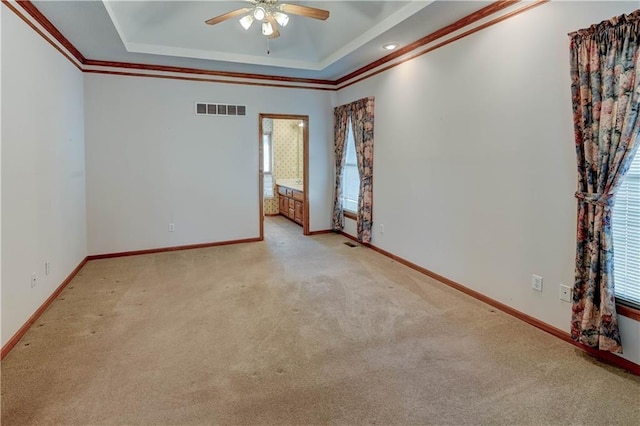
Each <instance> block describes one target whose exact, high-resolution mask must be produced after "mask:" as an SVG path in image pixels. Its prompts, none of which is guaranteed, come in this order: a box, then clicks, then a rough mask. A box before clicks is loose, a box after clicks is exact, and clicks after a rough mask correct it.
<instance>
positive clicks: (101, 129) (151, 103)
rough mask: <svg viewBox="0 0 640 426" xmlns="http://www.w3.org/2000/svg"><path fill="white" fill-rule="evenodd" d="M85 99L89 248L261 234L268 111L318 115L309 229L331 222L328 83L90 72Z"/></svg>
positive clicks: (312, 121)
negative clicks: (208, 108) (261, 152)
mask: <svg viewBox="0 0 640 426" xmlns="http://www.w3.org/2000/svg"><path fill="white" fill-rule="evenodd" d="M197 101H204V102H214V103H215V102H220V103H229V104H238V105H246V106H247V116H246V117H244V118H241V117H211V116H196V115H195V114H194V103H195V102H197ZM85 105H86V122H85V126H86V167H87V216H88V247H89V253H90V254H102V253H113V252H122V251H129V250H142V249H151V248H158V247H168V246H178V245H186V244H196V243H206V242H219V241H228V240H237V239H245V238H254V237H258V236H259V203H258V114H259V113H279V114H300V115H309V132H310V136H309V147H310V148H309V149H310V164H309V188H310V190H309V200H310V230H311V231H315V230H323V229H329V228H330V217H331V194H332V192H331V191H332V178H331V176H332V173H333V168H332V164H333V160H332V155H333V154H332V149H331V143H330V141H331V140H332V139H331V138H332V136H331V132H332V121H331V120H332V115H331V95H330V94H329V92H321V91H314V90H301V89H279V88H272V87H257V86H242V85H236V84H219V83H203V82H191V81H177V80H165V79H156V78H139V77H121V76H109V75H95V74H87V75H86V76H85ZM170 222H172V223H174V224H175V232H173V233H170V232H168V224H169V223H170Z"/></svg>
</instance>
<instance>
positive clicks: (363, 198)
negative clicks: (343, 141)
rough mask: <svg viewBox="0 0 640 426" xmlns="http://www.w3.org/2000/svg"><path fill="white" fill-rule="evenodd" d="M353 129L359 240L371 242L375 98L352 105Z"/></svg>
mask: <svg viewBox="0 0 640 426" xmlns="http://www.w3.org/2000/svg"><path fill="white" fill-rule="evenodd" d="M350 106H351V127H352V130H353V137H354V141H355V146H356V157H357V159H358V173H359V174H360V191H359V196H358V240H359V241H362V242H363V243H370V242H371V227H372V224H373V222H372V218H373V215H372V213H373V185H372V183H373V182H372V181H373V118H374V114H373V107H374V98H372V97H370V98H364V99H360V100H357V101H355V102H353V103H352V104H350Z"/></svg>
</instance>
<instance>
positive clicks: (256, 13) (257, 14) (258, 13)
mask: <svg viewBox="0 0 640 426" xmlns="http://www.w3.org/2000/svg"><path fill="white" fill-rule="evenodd" d="M265 16H267V11H266V10H264V7H262V6H257V7H256V8H255V9H253V17H254V18H256V19H257V20H258V21H262V20H263V19H264V17H265Z"/></svg>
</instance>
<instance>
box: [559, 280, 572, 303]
mask: <svg viewBox="0 0 640 426" xmlns="http://www.w3.org/2000/svg"><path fill="white" fill-rule="evenodd" d="M560 300H564V301H565V302H571V287H568V286H566V285H562V284H560Z"/></svg>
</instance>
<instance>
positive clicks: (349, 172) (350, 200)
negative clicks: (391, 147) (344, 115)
mask: <svg viewBox="0 0 640 426" xmlns="http://www.w3.org/2000/svg"><path fill="white" fill-rule="evenodd" d="M345 150H346V154H345V155H346V157H345V160H344V173H343V174H342V208H343V209H345V210H347V211H350V212H352V213H356V212H357V211H358V194H359V193H360V173H359V172H358V159H357V158H356V143H355V140H354V139H353V131H352V130H351V120H349V122H348V123H347V142H346V146H345Z"/></svg>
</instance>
